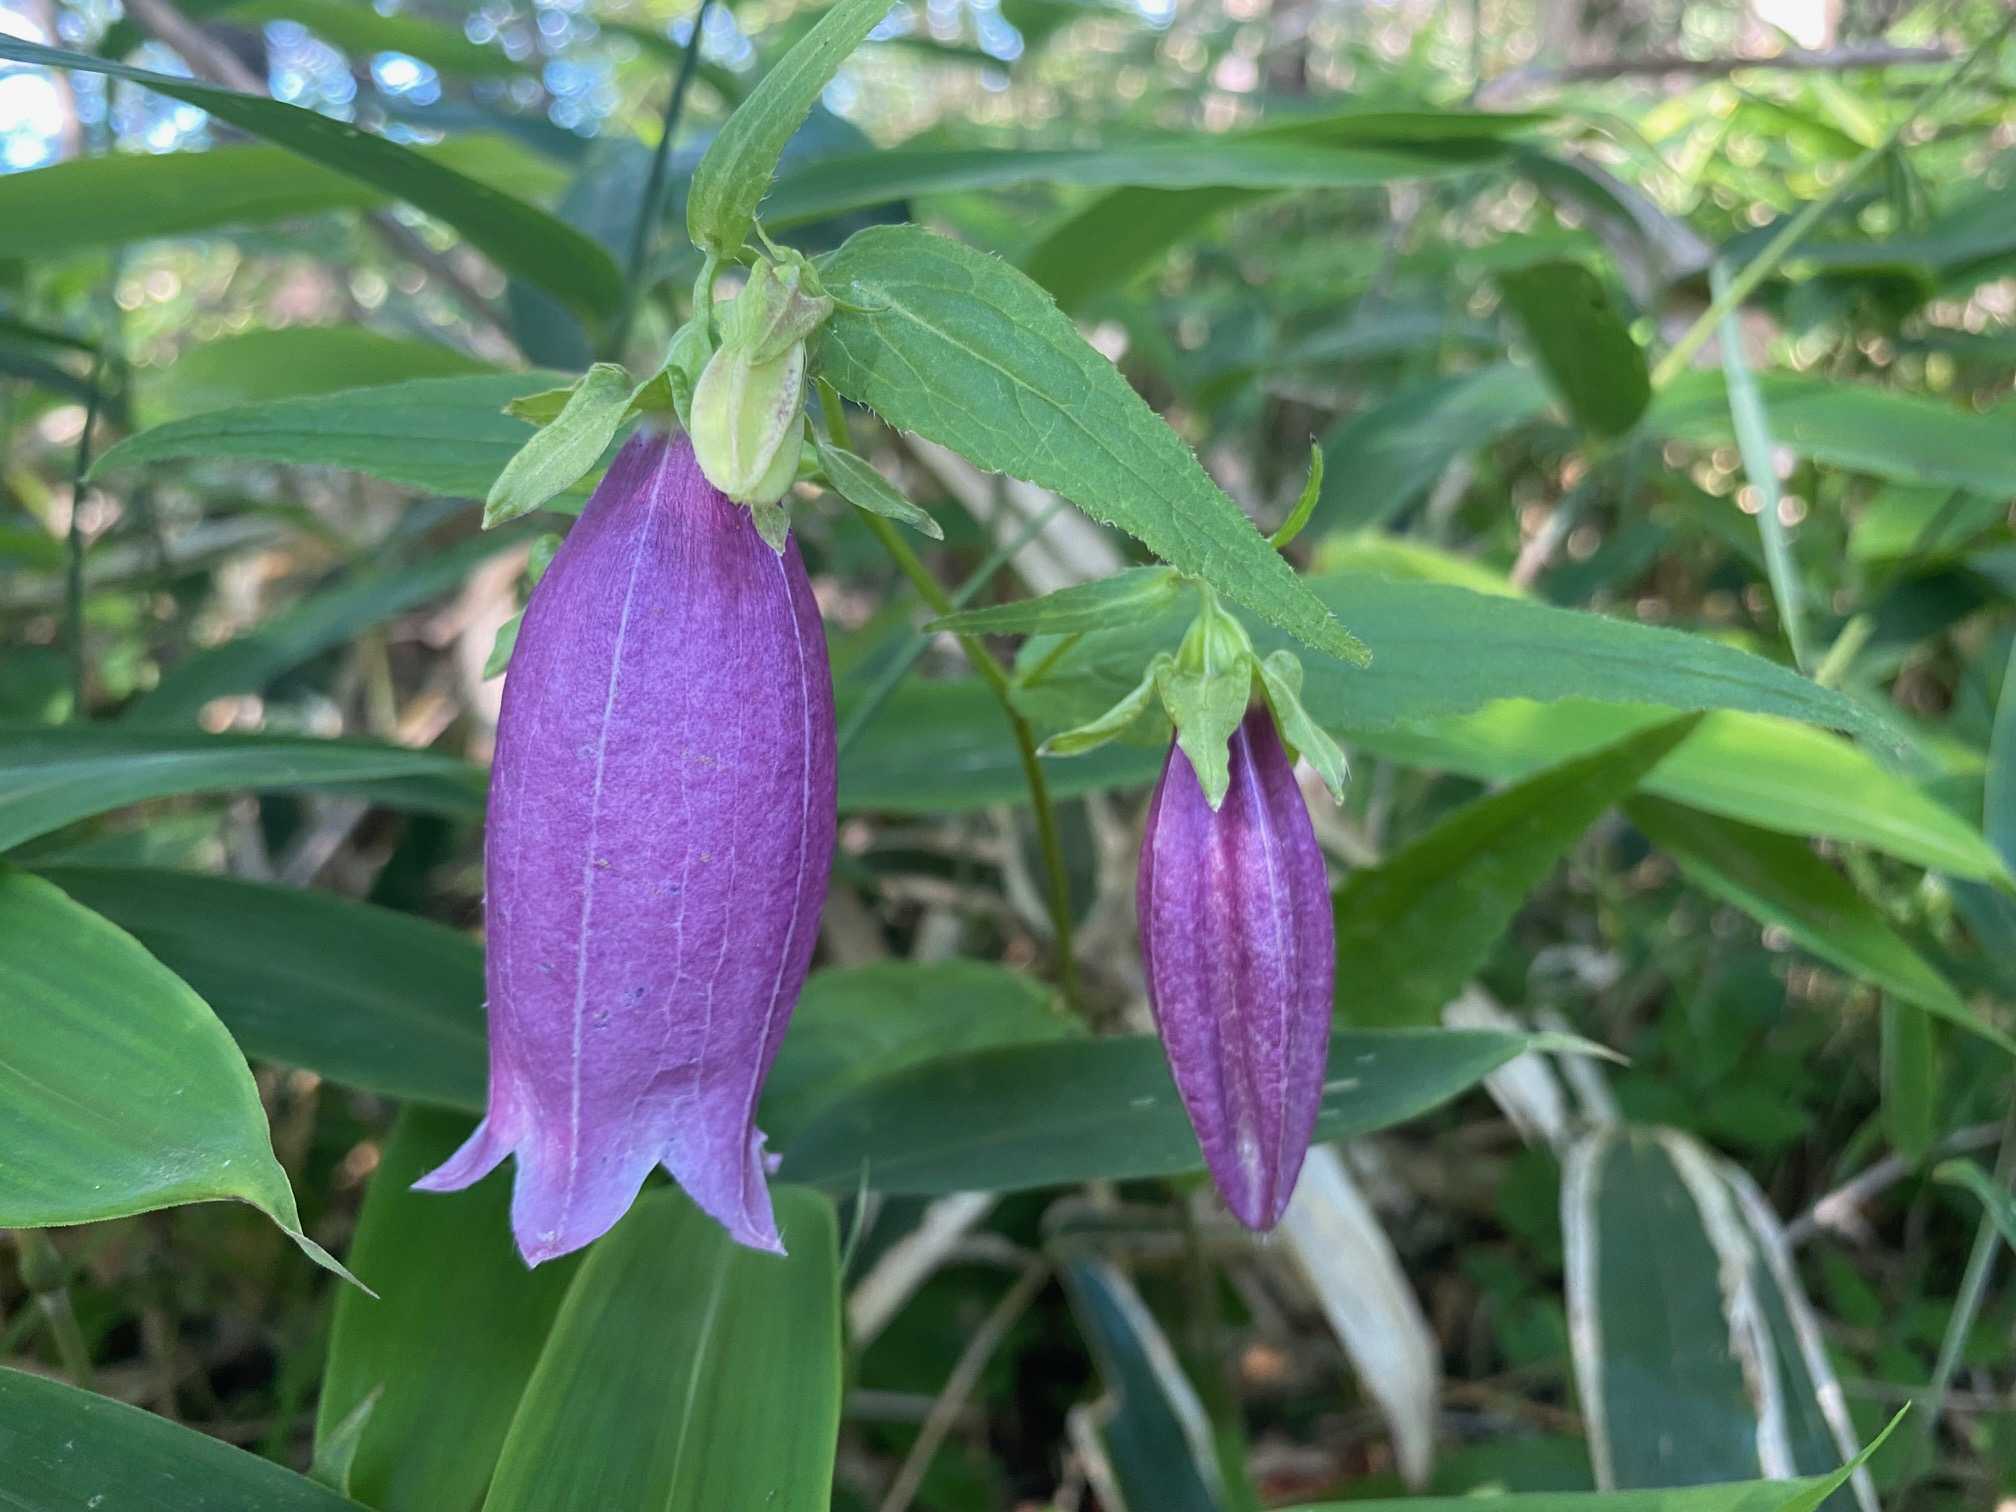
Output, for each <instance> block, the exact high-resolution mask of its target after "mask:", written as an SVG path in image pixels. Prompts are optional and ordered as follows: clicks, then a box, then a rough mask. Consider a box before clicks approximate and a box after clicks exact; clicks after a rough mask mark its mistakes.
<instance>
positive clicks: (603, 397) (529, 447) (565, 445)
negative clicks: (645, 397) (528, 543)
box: [483, 362, 635, 530]
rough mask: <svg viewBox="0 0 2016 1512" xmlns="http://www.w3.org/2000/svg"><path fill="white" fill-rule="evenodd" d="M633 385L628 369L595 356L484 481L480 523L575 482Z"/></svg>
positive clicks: (511, 515) (618, 422)
mask: <svg viewBox="0 0 2016 1512" xmlns="http://www.w3.org/2000/svg"><path fill="white" fill-rule="evenodd" d="M634 389H635V386H634V385H633V384H632V383H631V381H630V375H629V374H628V373H626V372H624V371H623V369H622V368H621V367H619V366H618V365H617V364H615V363H613V362H598V363H596V364H595V365H594V366H593V367H591V368H590V369H588V371H587V372H585V373H583V374H582V375H581V381H580V382H579V383H577V384H576V385H575V386H574V389H573V392H571V393H570V394H568V396H567V402H566V403H565V404H564V405H562V406H561V409H560V413H559V414H557V415H555V416H554V417H553V419H552V420H550V421H549V422H548V423H547V424H546V425H545V426H544V427H542V428H541V429H540V430H539V432H538V433H537V434H536V435H534V436H533V437H532V439H531V440H529V441H527V442H526V443H525V444H524V445H523V446H521V447H519V448H518V453H517V455H516V456H514V457H512V459H511V460H510V461H509V462H507V463H505V464H504V471H502V472H501V473H499V474H498V475H497V481H496V482H495V483H492V484H491V485H490V495H489V497H488V498H487V499H485V500H484V501H483V528H484V529H485V530H488V529H490V528H491V527H492V526H494V525H501V524H503V523H504V522H505V521H506V520H515V519H517V518H518V517H519V516H520V515H523V514H530V513H531V512H532V511H533V510H535V509H537V508H538V507H539V506H540V505H541V504H544V503H545V502H546V501H547V500H548V499H550V498H552V497H553V496H554V495H555V494H560V493H565V492H566V491H567V490H568V489H570V488H572V487H573V486H574V485H575V484H576V483H578V482H580V481H581V479H582V478H583V477H585V476H586V475H587V474H588V472H589V471H590V470H591V469H592V468H593V467H594V466H595V464H596V463H597V462H599V461H601V460H602V453H603V452H605V451H607V450H608V449H609V443H610V442H611V441H612V440H614V439H615V437H616V432H617V430H618V429H619V428H620V427H621V426H622V424H623V421H624V419H625V418H626V417H627V416H628V415H629V413H630V399H631V395H632V393H633V392H634Z"/></svg>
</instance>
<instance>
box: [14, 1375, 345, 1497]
mask: <svg viewBox="0 0 2016 1512" xmlns="http://www.w3.org/2000/svg"><path fill="white" fill-rule="evenodd" d="M0 1465H4V1467H5V1469H4V1471H0V1475H4V1481H5V1487H6V1490H5V1493H4V1494H5V1495H6V1498H7V1505H8V1507H9V1509H10V1512H94V1509H95V1508H101V1507H102V1508H104V1509H105V1512H112V1509H114V1508H119V1507H132V1508H136V1509H137V1508H142V1507H144V1508H146V1512H226V1509H227V1508H252V1507H257V1508H258V1509H259V1512H358V1506H357V1503H356V1502H353V1501H350V1500H348V1499H346V1498H344V1497H341V1496H338V1495H337V1494H336V1493H335V1492H334V1491H329V1490H325V1489H324V1488H323V1487H321V1486H318V1485H316V1484H315V1482H313V1481H311V1480H309V1479H308V1478H307V1477H306V1476H301V1475H296V1474H295V1473H294V1472H293V1471H291V1470H286V1469H283V1468H281V1467H280V1466H279V1465H276V1464H274V1463H273V1462H272V1461H271V1460H263V1459H260V1458H259V1456H258V1455H256V1454H248V1453H247V1452H246V1451H245V1450H243V1449H237V1448H234V1447H232V1446H231V1445H230V1444H227V1443H224V1442H223V1441H222V1440H220V1439H214V1438H212V1437H210V1436H209V1435H208V1434H206V1433H198V1432H197V1431H196V1430H195V1429H193V1428H184V1427H183V1426H182V1425H181V1424H180V1423H171V1422H169V1421H168V1420H167V1419H166V1418H160V1417H156V1416H155V1415H154V1414H153V1413H151V1412H142V1411H141V1410H140V1409H139V1408H138V1407H128V1406H127V1405H126V1404H125V1403H124V1402H115V1401H113V1400H112V1399H111V1398H110V1397H102V1396H99V1395H98V1394H97V1393H96V1392H91V1391H79V1390H78V1389H77V1388H76V1387H75V1386H65V1385H64V1384H62V1383H61V1382H60V1381H50V1380H45V1379H44V1378H43V1377H41V1376H32V1375H27V1374H24V1373H23V1372H21V1371H18V1370H6V1369H0Z"/></svg>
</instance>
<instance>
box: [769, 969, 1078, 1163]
mask: <svg viewBox="0 0 2016 1512" xmlns="http://www.w3.org/2000/svg"><path fill="white" fill-rule="evenodd" d="M1080 1032H1081V1031H1080V1028H1079V1024H1078V1021H1077V1020H1075V1019H1072V1018H1069V1017H1066V1016H1065V1015H1064V1014H1063V1013H1062V1012H1060V1011H1059V1009H1058V1007H1057V1005H1056V1003H1055V1002H1053V1001H1052V999H1051V995H1050V992H1049V990H1048V989H1047V988H1045V987H1044V985H1043V984H1042V983H1041V982H1038V981H1036V980H1035V979H1034V978H1032V977H1026V976H1022V975H1020V974H1018V973H1016V972H1013V971H1009V970H1007V969H1005V968H1004V967H1000V966H994V965H989V964H987V963H985V962H981V961H963V960H950V961H935V962H930V963H923V962H912V961H884V962H878V963H877V964H875V965H872V966H857V967H851V968H840V969H834V968H829V969H827V970H825V971H816V972H814V973H813V974H812V977H811V979H810V980H809V981H808V982H806V984H805V991H804V993H803V995H802V996H801V997H800V998H799V1000H798V1007H797V1010H796V1011H795V1012H794V1013H793V1014H792V1016H791V1028H790V1030H789V1032H788V1033H787V1034H786V1035H785V1037H784V1048H783V1049H782V1050H780V1051H779V1052H778V1055H777V1061H776V1064H775V1065H773V1066H772V1067H771V1068H770V1079H769V1080H768V1081H767V1082H765V1083H764V1085H763V1108H762V1112H761V1115H760V1116H759V1119H758V1122H759V1123H760V1124H761V1125H762V1127H763V1129H764V1131H765V1132H766V1133H767V1134H768V1135H769V1136H770V1143H771V1144H772V1145H773V1146H776V1147H779V1148H781V1147H783V1146H784V1145H786V1144H788V1143H789V1142H790V1141H791V1140H792V1138H794V1137H795V1136H796V1134H797V1132H798V1131H799V1130H800V1129H801V1128H803V1127H804V1126H805V1124H806V1123H807V1122H808V1121H809V1120H810V1119H811V1118H812V1117H813V1116H815V1115H816V1114H817V1113H818V1111H819V1110H820V1109H821V1108H823V1107H824V1106H826V1105H827V1104H828V1103H831V1102H835V1101H837V1100H838V1099H839V1098H841V1097H842V1096H844V1095H845V1094H847V1093H848V1092H851V1091H853V1090H854V1089H855V1088H856V1087H860V1086H863V1085H866V1084H867V1083H868V1082H870V1081H872V1080H874V1079H875V1078H876V1077H878V1076H886V1075H889V1074H890V1073H892V1072H895V1071H899V1070H901V1069H903V1068H904V1067H905V1066H909V1065H914V1064H915V1063H917V1062H919V1061H925V1060H930V1059H932V1058H934V1057H936V1056H940V1055H950V1054H953V1053H955V1052H957V1051H962V1050H979V1049H984V1048H986V1047H988V1046H994V1045H1019V1044H1029V1043H1034V1042H1036V1041H1039V1040H1053V1039H1066V1038H1071V1037H1074V1036H1076V1035H1078V1034H1079V1033H1080Z"/></svg>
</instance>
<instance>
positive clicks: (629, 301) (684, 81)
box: [603, 0, 714, 362]
mask: <svg viewBox="0 0 2016 1512" xmlns="http://www.w3.org/2000/svg"><path fill="white" fill-rule="evenodd" d="M713 5H714V0H700V9H699V10H697V11H695V12H694V13H693V35H692V36H690V37H688V38H687V39H686V52H685V55H684V56H683V57H681V58H680V60H679V72H678V74H677V76H675V77H674V79H673V81H672V97H671V98H670V99H669V100H667V101H666V102H665V120H664V131H663V133H662V134H661V135H660V136H659V138H658V150H657V151H656V152H654V153H652V154H651V173H650V176H649V177H648V178H646V179H645V181H644V195H643V198H641V199H640V200H638V202H637V219H636V221H635V223H633V224H632V225H631V227H630V257H629V261H628V263H627V265H626V266H625V269H624V278H623V305H622V308H621V309H620V310H618V311H617V314H616V319H615V322H614V323H613V324H612V325H611V326H610V327H609V339H608V340H607V341H606V342H605V343H603V355H604V356H606V357H607V358H609V360H610V361H612V362H621V361H622V360H623V348H624V347H625V346H626V345H627V344H628V343H629V340H630V327H631V326H632V325H633V324H634V323H635V322H636V319H637V307H638V306H639V305H640V304H642V303H643V300H644V273H645V266H644V265H645V262H646V261H647V260H648V259H649V257H650V255H651V242H652V240H653V237H652V233H653V232H654V231H655V230H656V229H657V227H658V223H659V221H661V220H662V219H664V216H665V192H666V186H667V183H668V182H669V180H670V177H671V165H672V138H673V137H675V136H677V135H678V134H679V117H680V116H681V115H683V114H684V113H685V111H686V91H687V90H688V89H689V88H691V87H692V84H693V75H694V73H695V72H696V71H697V70H698V68H699V66H700V35H701V33H702V32H703V31H704V30H705V29H706V26H707V12H708V11H709V10H710V9H712V8H713Z"/></svg>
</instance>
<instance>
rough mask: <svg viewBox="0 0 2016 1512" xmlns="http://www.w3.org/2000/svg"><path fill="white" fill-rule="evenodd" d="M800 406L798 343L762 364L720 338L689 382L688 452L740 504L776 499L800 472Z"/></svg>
mask: <svg viewBox="0 0 2016 1512" xmlns="http://www.w3.org/2000/svg"><path fill="white" fill-rule="evenodd" d="M738 303H739V301H738ZM804 409H805V344H804V343H803V342H802V341H799V342H793V343H792V344H791V345H790V346H788V347H786V348H785V349H784V351H783V353H782V355H780V356H776V357H773V358H771V359H769V360H768V361H761V362H759V361H757V360H755V357H754V355H753V353H752V351H751V349H750V348H749V347H747V346H745V345H743V344H742V343H741V342H738V341H729V342H727V343H725V344H724V345H723V346H722V347H721V349H720V350H719V351H717V352H715V354H714V355H713V356H712V357H710V358H708V359H707V366H706V367H705V368H704V369H703V370H702V371H701V374H700V381H699V382H698V383H697V384H695V385H694V388H693V406H692V436H693V452H694V455H695V456H696V457H698V458H699V461H700V470H701V471H702V472H703V473H705V474H706V475H707V481H708V482H709V483H712V484H713V485H714V486H715V487H716V488H718V489H720V490H721V492H723V493H724V494H726V495H728V497H729V498H731V499H733V500H735V502H736V503H738V504H775V503H776V502H777V501H778V500H779V499H781V498H783V497H784V494H785V491H786V490H787V489H789V488H790V487H791V484H792V483H793V482H794V481H795V480H796V478H797V476H798V457H799V454H800V453H801V452H802V451H803V450H804V446H805V423H804Z"/></svg>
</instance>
